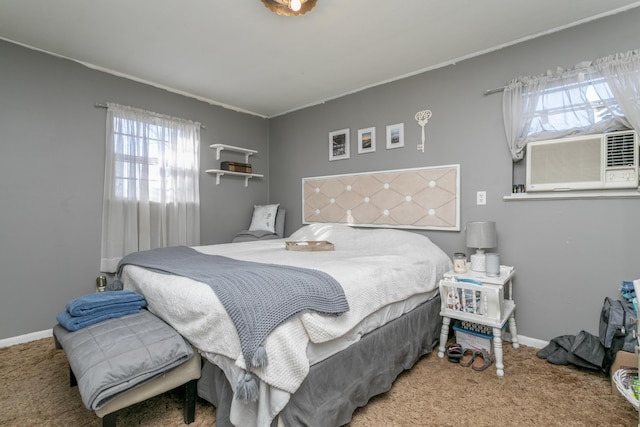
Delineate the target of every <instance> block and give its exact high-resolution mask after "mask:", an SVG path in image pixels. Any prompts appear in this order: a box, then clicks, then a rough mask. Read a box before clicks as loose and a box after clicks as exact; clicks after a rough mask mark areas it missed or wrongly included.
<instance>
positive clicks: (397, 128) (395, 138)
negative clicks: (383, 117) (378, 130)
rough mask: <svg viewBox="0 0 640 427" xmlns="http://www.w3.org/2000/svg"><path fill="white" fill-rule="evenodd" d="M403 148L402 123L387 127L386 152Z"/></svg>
mask: <svg viewBox="0 0 640 427" xmlns="http://www.w3.org/2000/svg"><path fill="white" fill-rule="evenodd" d="M400 147H404V123H398V124H396V125H389V126H387V150H390V149H392V148H400Z"/></svg>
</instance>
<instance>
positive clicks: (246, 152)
mask: <svg viewBox="0 0 640 427" xmlns="http://www.w3.org/2000/svg"><path fill="white" fill-rule="evenodd" d="M209 148H214V149H215V150H216V160H220V152H221V151H222V150H229V151H235V152H236V153H244V162H245V163H249V156H250V155H252V154H256V153H257V151H256V150H251V149H249V148H242V147H234V146H233V145H226V144H211V145H210V146H209ZM207 172H208V171H207Z"/></svg>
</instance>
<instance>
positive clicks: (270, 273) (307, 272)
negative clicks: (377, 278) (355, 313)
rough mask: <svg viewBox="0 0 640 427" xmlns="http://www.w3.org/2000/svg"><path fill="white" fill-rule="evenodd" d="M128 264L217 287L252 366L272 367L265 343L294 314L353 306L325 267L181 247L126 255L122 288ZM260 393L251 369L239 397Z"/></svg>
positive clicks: (122, 263) (333, 311)
mask: <svg viewBox="0 0 640 427" xmlns="http://www.w3.org/2000/svg"><path fill="white" fill-rule="evenodd" d="M127 264H130V265H137V266H140V267H144V268H147V269H150V270H153V271H156V272H159V273H166V274H175V275H179V276H184V277H188V278H190V279H193V280H197V281H198V282H202V283H206V284H207V285H209V286H211V288H212V289H213V291H214V292H215V293H216V295H217V297H218V299H219V300H220V302H221V303H222V305H223V306H224V308H225V309H226V310H227V313H228V314H229V317H231V320H233V323H234V324H235V327H236V329H237V331H238V335H239V337H240V345H241V347H242V354H243V355H244V359H245V363H246V364H247V367H248V368H251V367H256V368H260V367H265V366H267V364H268V363H269V360H268V357H267V352H266V350H265V348H264V341H265V339H266V338H267V336H268V335H269V334H270V333H271V331H273V330H274V329H275V328H276V327H277V326H278V325H280V324H281V323H282V322H284V321H286V320H287V319H289V318H290V317H292V316H294V315H296V314H299V313H302V312H306V311H315V312H318V313H321V314H327V315H339V314H341V313H344V312H346V311H347V310H349V303H348V302H347V298H346V297H345V295H344V291H343V289H342V286H340V284H339V283H338V282H337V281H336V280H335V279H334V278H333V277H331V276H330V275H328V274H326V273H324V272H322V271H317V270H311V269H307V268H300V267H292V266H286V265H275V264H263V263H257V262H248V261H239V260H236V259H232V258H227V257H223V256H219V255H206V254H203V253H201V252H198V251H196V250H194V249H191V248H188V247H186V246H176V247H169V248H160V249H152V250H148V251H142V252H135V253H132V254H129V255H127V256H125V257H124V258H122V260H121V261H120V263H119V264H118V270H117V274H116V281H117V282H115V283H114V284H112V286H110V287H115V288H118V287H121V283H119V280H120V279H119V278H120V274H121V272H122V268H123V267H124V266H125V265H127ZM258 395H259V393H258V384H257V379H256V377H255V375H253V374H251V373H249V372H247V373H246V374H245V376H244V378H241V379H240V381H239V382H238V384H237V386H236V398H237V399H239V400H241V401H243V402H252V401H256V400H258Z"/></svg>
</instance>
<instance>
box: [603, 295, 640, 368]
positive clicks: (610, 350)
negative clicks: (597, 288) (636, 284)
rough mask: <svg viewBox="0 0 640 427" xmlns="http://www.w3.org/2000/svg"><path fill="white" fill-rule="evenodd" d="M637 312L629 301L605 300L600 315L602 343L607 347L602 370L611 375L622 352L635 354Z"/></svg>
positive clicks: (607, 298)
mask: <svg viewBox="0 0 640 427" xmlns="http://www.w3.org/2000/svg"><path fill="white" fill-rule="evenodd" d="M635 315H636V314H635V310H634V309H633V304H632V303H631V302H629V301H626V300H625V301H620V300H614V299H611V298H609V297H606V298H605V299H604V304H603V305H602V311H601V313H600V343H602V345H603V346H604V347H605V349H606V351H605V356H604V360H603V362H602V370H603V371H604V372H605V373H607V374H608V373H609V371H610V370H611V365H612V364H613V361H614V359H615V357H616V353H617V352H618V351H620V350H624V351H628V352H630V353H633V352H635V347H636V343H637V340H636V338H634V336H633V331H634V330H637V325H636V322H635V319H634V317H635Z"/></svg>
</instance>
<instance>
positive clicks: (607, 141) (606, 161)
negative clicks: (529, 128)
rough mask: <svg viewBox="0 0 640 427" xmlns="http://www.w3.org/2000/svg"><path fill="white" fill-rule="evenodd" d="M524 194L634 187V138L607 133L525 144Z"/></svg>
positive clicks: (633, 134)
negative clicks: (525, 173)
mask: <svg viewBox="0 0 640 427" xmlns="http://www.w3.org/2000/svg"><path fill="white" fill-rule="evenodd" d="M526 158H527V177H526V189H527V191H567V190H602V189H614V188H637V187H638V136H637V134H636V132H635V131H621V132H611V133H604V134H597V135H586V136H578V137H571V138H562V139H555V140H549V141H535V142H530V143H528V144H527V156H526Z"/></svg>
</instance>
